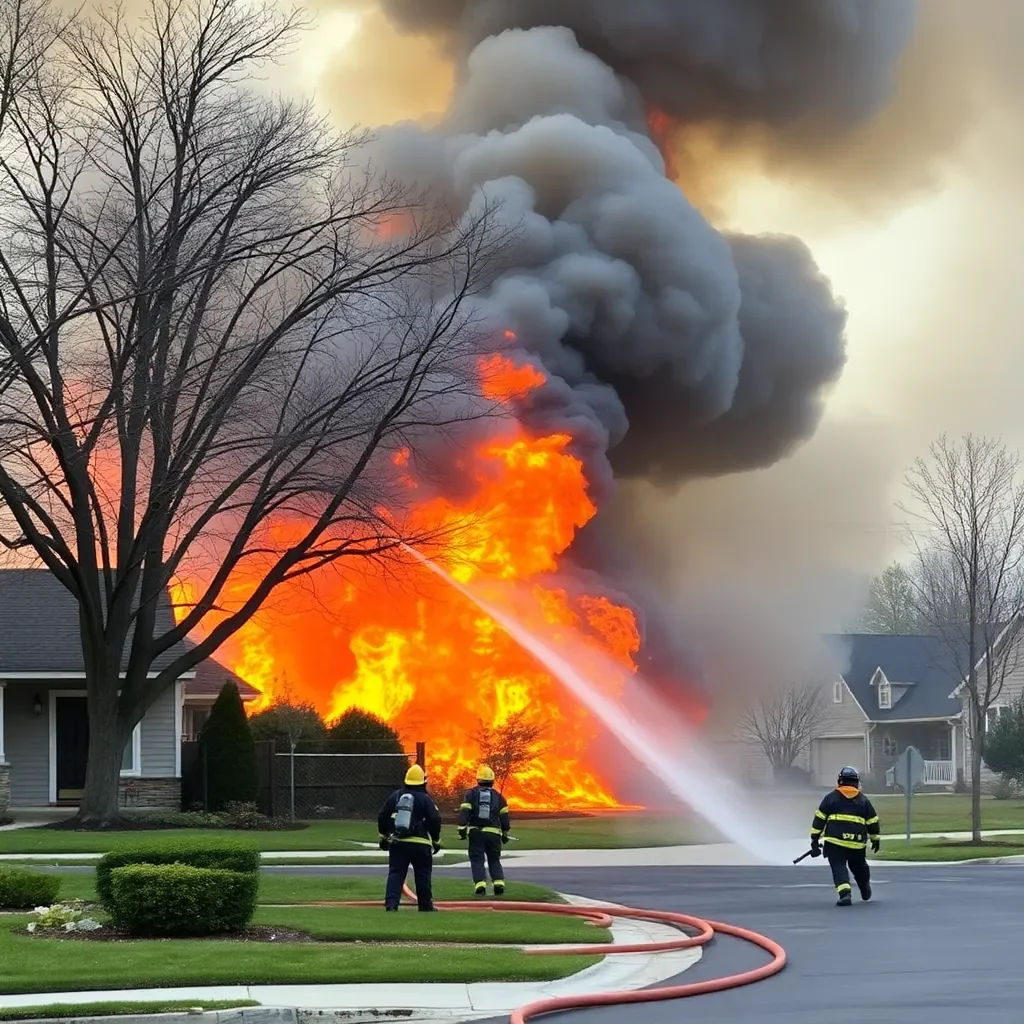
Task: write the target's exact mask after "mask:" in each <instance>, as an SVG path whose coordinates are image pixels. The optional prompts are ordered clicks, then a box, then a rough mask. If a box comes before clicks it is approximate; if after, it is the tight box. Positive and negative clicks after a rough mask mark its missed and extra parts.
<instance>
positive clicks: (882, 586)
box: [859, 562, 927, 636]
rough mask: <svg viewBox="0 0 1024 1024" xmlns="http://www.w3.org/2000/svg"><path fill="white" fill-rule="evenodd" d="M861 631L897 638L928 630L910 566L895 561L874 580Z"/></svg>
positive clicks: (862, 619)
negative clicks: (908, 567)
mask: <svg viewBox="0 0 1024 1024" xmlns="http://www.w3.org/2000/svg"><path fill="white" fill-rule="evenodd" d="M859 628H860V629H861V630H863V631H864V632H865V633H887V634H891V635H896V636H898V635H901V634H908V633H919V632H921V631H922V629H926V628H927V623H925V622H923V621H922V616H921V614H920V611H919V610H918V607H917V591H916V589H915V586H914V579H913V576H912V575H911V573H910V571H909V570H908V569H907V567H906V566H904V565H901V564H900V563H899V562H893V563H892V565H889V566H887V567H886V568H885V569H884V570H883V571H882V573H881V574H880V575H879V576H875V577H874V578H873V579H872V580H871V584H870V589H869V592H868V604H867V607H866V608H865V609H864V615H863V617H862V618H861V622H860V627H859Z"/></svg>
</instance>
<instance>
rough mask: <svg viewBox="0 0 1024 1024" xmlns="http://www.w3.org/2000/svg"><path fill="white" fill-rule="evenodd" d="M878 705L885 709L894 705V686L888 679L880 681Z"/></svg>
mask: <svg viewBox="0 0 1024 1024" xmlns="http://www.w3.org/2000/svg"><path fill="white" fill-rule="evenodd" d="M878 706H879V707H880V708H882V709H883V710H887V709H889V708H891V707H892V686H891V685H890V683H889V680H888V679H880V680H879V681H878Z"/></svg>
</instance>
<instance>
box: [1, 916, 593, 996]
mask: <svg viewBox="0 0 1024 1024" xmlns="http://www.w3.org/2000/svg"><path fill="white" fill-rule="evenodd" d="M381 914H382V916H383V911H381ZM406 916H407V917H408V918H409V919H413V918H414V914H413V913H412V912H410V913H409V914H408V915H400V916H399V919H403V918H404V917H406ZM437 916H438V918H440V917H441V915H440V914H438V915H437ZM453 916H454V914H453ZM28 920H29V918H28V917H15V918H2V919H0V964H2V965H3V970H2V971H0V992H59V991H67V990H81V991H88V990H94V989H110V988H162V987H166V986H175V985H269V984H281V985H287V984H308V985H316V984H343V983H367V982H374V983H383V984H387V983H396V984H402V983H415V982H465V981H550V980H553V979H555V978H564V977H567V976H568V975H570V974H574V973H575V972H577V971H581V970H583V969H584V968H585V967H589V966H590V965H591V964H593V963H596V962H597V961H598V960H599V959H600V958H599V957H580V956H550V957H548V956H536V955H534V956H530V955H527V954H525V953H522V952H520V951H518V950H510V949H501V948H495V947H482V948H481V947H477V948H467V947H465V946H457V947H452V948H448V949H446V948H445V947H444V946H443V945H436V946H420V947H417V946H399V945H391V946H389V945H373V944H370V943H365V944H353V945H345V946H339V945H338V944H330V943H293V944H281V945H277V944H276V943H271V942H224V941H220V940H215V939H214V940H201V941H191V940H184V939H164V940H153V941H148V942H97V941H89V940H63V939H38V938H32V937H30V936H27V935H15V934H13V932H14V929H16V928H20V927H23V926H24V925H25V924H26V923H27V922H28Z"/></svg>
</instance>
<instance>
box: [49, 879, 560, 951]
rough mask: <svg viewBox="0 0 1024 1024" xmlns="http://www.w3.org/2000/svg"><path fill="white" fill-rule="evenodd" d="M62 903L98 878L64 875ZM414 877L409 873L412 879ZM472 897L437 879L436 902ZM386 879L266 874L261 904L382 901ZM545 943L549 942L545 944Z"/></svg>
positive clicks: (525, 889)
mask: <svg viewBox="0 0 1024 1024" xmlns="http://www.w3.org/2000/svg"><path fill="white" fill-rule="evenodd" d="M57 873H58V874H59V875H60V879H61V885H60V893H59V894H58V896H57V899H58V900H61V899H65V900H67V899H79V900H92V899H95V898H96V884H95V883H96V874H95V872H93V871H90V872H88V873H86V872H84V871H74V872H72V871H62V872H57ZM411 877H412V873H411V872H410V878H411ZM506 893H507V896H508V899H511V900H529V901H532V902H535V903H555V902H558V896H557V895H556V894H555V893H554V892H553V891H552V890H551V889H546V888H545V887H544V886H542V885H533V884H532V883H531V882H517V881H516V880H515V879H512V880H510V881H509V883H508V889H507V890H506ZM471 896H472V885H471V883H470V882H469V880H468V879H459V878H437V877H435V878H434V898H435V899H438V900H464V899H469V898H471ZM383 898H384V879H383V878H382V877H381V878H372V877H353V876H340V875H334V876H331V875H285V874H280V873H278V872H276V871H275V872H268V871H264V872H263V873H262V874H261V875H260V895H259V901H260V903H313V902H316V901H318V900H383ZM545 941H546V940H545Z"/></svg>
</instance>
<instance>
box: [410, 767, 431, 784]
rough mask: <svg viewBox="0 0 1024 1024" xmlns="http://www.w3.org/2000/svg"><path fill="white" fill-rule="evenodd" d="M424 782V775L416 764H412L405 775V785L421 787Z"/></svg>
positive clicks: (425, 777)
mask: <svg viewBox="0 0 1024 1024" xmlns="http://www.w3.org/2000/svg"><path fill="white" fill-rule="evenodd" d="M426 781H427V776H426V773H425V772H424V771H423V769H422V768H421V767H420V766H419V765H418V764H414V765H413V766H412V767H411V768H410V769H409V770H408V771H407V772H406V773H405V784H406V785H407V786H422V785H423V784H424V783H425V782H426Z"/></svg>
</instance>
